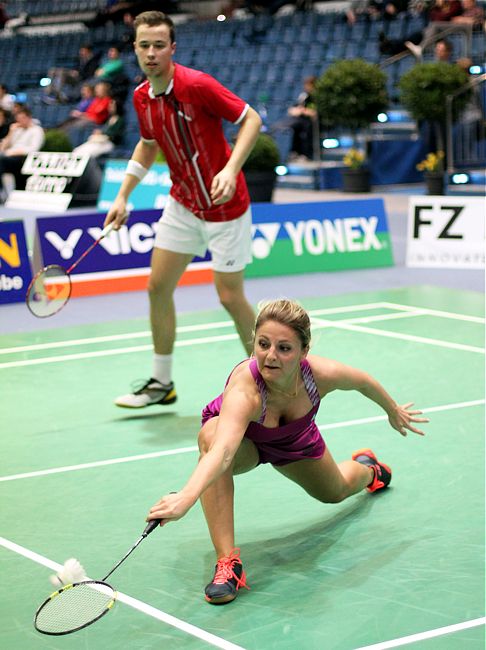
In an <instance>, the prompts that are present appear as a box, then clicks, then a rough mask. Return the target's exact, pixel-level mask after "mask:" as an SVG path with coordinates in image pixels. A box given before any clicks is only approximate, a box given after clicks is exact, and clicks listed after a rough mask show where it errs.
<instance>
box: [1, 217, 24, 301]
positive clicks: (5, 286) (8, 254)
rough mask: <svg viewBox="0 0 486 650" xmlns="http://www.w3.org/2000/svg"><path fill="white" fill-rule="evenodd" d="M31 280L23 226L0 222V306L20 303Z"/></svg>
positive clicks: (20, 223)
mask: <svg viewBox="0 0 486 650" xmlns="http://www.w3.org/2000/svg"><path fill="white" fill-rule="evenodd" d="M31 279H32V271H31V268H30V261H29V256H28V252H27V243H26V239H25V231H24V224H23V223H22V222H21V221H3V222H0V304H4V303H12V302H22V301H23V300H24V299H25V292H26V291H27V287H28V286H29V283H30V281H31Z"/></svg>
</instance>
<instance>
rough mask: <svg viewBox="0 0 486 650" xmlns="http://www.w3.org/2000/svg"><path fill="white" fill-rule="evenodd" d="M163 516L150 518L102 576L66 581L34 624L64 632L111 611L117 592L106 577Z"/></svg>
mask: <svg viewBox="0 0 486 650" xmlns="http://www.w3.org/2000/svg"><path fill="white" fill-rule="evenodd" d="M160 522H161V520H160V519H152V520H151V521H149V523H148V524H147V526H146V527H145V530H144V531H143V533H142V535H141V536H140V537H139V538H138V540H137V541H136V542H135V544H134V545H133V546H132V548H131V549H130V550H129V551H128V553H126V554H125V555H124V556H123V557H122V559H121V560H120V561H119V562H117V564H115V566H114V567H113V569H112V570H111V571H110V572H109V573H107V574H106V576H105V577H104V578H102V579H101V580H83V581H82V582H75V583H73V584H71V585H66V586H64V587H62V589H59V590H58V591H55V592H54V593H53V594H51V595H50V596H49V598H47V599H46V600H45V601H44V602H43V603H42V605H41V606H40V607H39V609H38V610H37V612H36V613H35V618H34V626H35V629H36V630H37V631H38V632H42V634H50V635H52V636H60V635H62V634H70V633H71V632H77V631H78V630H82V629H83V628H84V627H87V626H88V625H91V623H94V622H95V621H97V620H98V619H100V618H101V617H102V616H104V615H105V614H107V613H108V612H109V611H110V610H111V608H112V607H113V605H114V604H115V600H116V598H117V593H116V591H115V590H114V589H113V587H112V586H111V585H109V584H108V583H107V582H105V581H106V579H107V578H109V577H110V576H111V574H112V573H113V572H114V571H115V570H116V569H118V567H119V566H120V564H122V562H124V561H125V560H126V559H127V557H128V556H129V555H130V554H131V553H132V552H133V551H134V550H135V549H136V548H137V546H138V545H139V544H140V542H142V541H143V540H144V539H145V538H146V537H147V535H150V533H151V532H152V531H154V530H155V529H156V528H157V526H158V525H159V524H160Z"/></svg>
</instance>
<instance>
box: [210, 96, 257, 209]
mask: <svg viewBox="0 0 486 650" xmlns="http://www.w3.org/2000/svg"><path fill="white" fill-rule="evenodd" d="M261 125H262V120H261V117H260V116H259V115H258V113H257V112H256V111H255V109H253V108H251V106H250V107H249V108H248V111H247V112H246V115H245V117H244V118H243V120H242V122H241V126H240V130H239V131H238V137H237V139H236V143H235V146H234V147H233V151H232V152H231V156H230V157H229V159H228V162H227V163H226V165H225V166H224V167H223V169H222V170H221V171H220V172H219V173H218V174H216V176H215V177H214V178H213V182H212V183H211V199H212V201H213V203H214V204H215V205H221V204H222V203H226V202H227V201H230V200H231V199H232V198H233V195H234V193H235V191H236V176H237V175H238V173H239V172H240V171H241V168H242V167H243V164H244V163H245V160H246V159H247V158H248V156H249V155H250V151H251V150H252V149H253V146H254V144H255V142H256V139H257V138H258V134H259V133H260V128H261Z"/></svg>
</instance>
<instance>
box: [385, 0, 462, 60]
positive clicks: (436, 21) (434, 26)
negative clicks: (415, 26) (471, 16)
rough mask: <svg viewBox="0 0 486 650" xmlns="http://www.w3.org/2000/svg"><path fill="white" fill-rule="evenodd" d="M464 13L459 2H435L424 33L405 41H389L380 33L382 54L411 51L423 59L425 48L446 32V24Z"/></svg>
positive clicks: (451, 0) (440, 0)
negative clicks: (441, 33) (442, 32)
mask: <svg viewBox="0 0 486 650" xmlns="http://www.w3.org/2000/svg"><path fill="white" fill-rule="evenodd" d="M461 12H462V6H461V3H460V2H459V0H450V1H449V0H435V3H434V4H433V6H432V7H431V8H430V9H429V11H428V18H429V24H428V26H427V27H426V29H425V30H423V31H418V32H413V33H412V34H409V35H408V36H407V38H405V39H388V38H386V36H385V34H384V32H380V34H379V40H380V52H381V53H382V54H389V55H391V56H393V55H395V54H400V53H401V52H405V51H407V50H409V51H410V52H412V54H413V55H414V56H415V57H416V58H417V59H419V60H420V59H421V58H422V54H423V50H424V48H425V47H426V46H427V45H429V44H431V43H432V42H433V41H434V38H435V37H436V36H437V34H439V33H440V32H441V31H443V30H444V24H443V23H448V22H450V21H451V20H452V18H454V17H455V16H459V15H460V14H461Z"/></svg>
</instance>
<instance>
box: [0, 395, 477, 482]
mask: <svg viewBox="0 0 486 650" xmlns="http://www.w3.org/2000/svg"><path fill="white" fill-rule="evenodd" d="M485 402H486V399H479V400H470V401H468V402H456V403H452V404H442V405H440V406H431V407H428V408H424V409H422V412H423V413H437V412H440V411H451V410H454V409H459V408H470V407H471V406H480V405H481V404H484V403H485ZM386 419H387V416H386V415H374V416H370V417H367V418H358V419H355V420H343V421H342V422H335V423H331V424H322V425H319V424H318V425H317V426H318V428H319V430H321V431H328V430H332V429H339V428H343V427H348V426H356V425H358V424H369V423H371V422H380V421H383V420H386ZM193 451H198V447H197V445H194V446H191V447H179V448H177V449H169V450H165V451H154V452H151V453H147V454H138V455H135V456H123V457H121V458H110V459H108V460H97V461H92V462H90V463H81V464H78V465H65V466H62V467H52V468H50V469H42V470H36V471H34V472H23V473H20V474H10V475H8V476H0V483H5V482H7V481H16V480H20V479H26V478H37V477H39V476H48V475H51V474H62V473H65V472H75V471H78V470H82V469H92V468H93V467H104V466H107V465H118V464H122V463H130V462H134V461H137V460H150V459H152V458H160V457H162V456H175V455H177V454H185V453H190V452H193Z"/></svg>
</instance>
